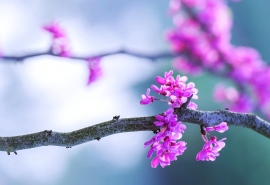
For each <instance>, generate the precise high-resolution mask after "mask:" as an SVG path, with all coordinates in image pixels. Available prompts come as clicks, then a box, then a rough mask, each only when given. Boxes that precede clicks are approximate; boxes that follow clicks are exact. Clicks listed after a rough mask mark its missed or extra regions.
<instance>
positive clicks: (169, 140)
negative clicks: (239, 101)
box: [140, 70, 228, 168]
mask: <svg viewBox="0 0 270 185" xmlns="http://www.w3.org/2000/svg"><path fill="white" fill-rule="evenodd" d="M172 75H173V71H172V70H171V71H169V72H165V74H164V78H163V77H160V76H157V77H156V82H157V83H158V84H160V87H157V86H155V85H152V86H151V88H152V90H153V91H155V92H156V93H158V94H159V95H161V96H164V97H165V99H158V98H156V97H154V96H150V89H149V88H148V89H147V91H146V94H143V95H142V100H141V101H140V103H141V104H142V105H147V104H150V103H152V102H154V101H155V100H160V101H165V102H168V105H169V106H170V107H171V108H169V109H168V110H167V111H165V112H164V114H163V115H156V121H155V122H154V124H155V125H156V126H157V127H160V130H159V132H158V133H157V134H156V135H154V136H153V137H152V138H151V139H150V140H149V141H146V142H145V143H144V146H145V147H147V146H150V149H149V151H148V153H147V157H148V158H151V157H152V155H153V153H154V152H156V157H154V158H153V159H152V162H151V166H152V167H153V168H156V167H157V166H158V164H160V165H161V166H162V167H165V166H168V165H170V162H171V161H174V160H176V159H177V156H179V155H182V154H183V153H184V151H185V150H186V148H187V147H186V144H187V143H186V142H184V141H180V139H181V138H182V134H183V133H184V132H185V129H186V126H185V125H184V124H183V123H182V122H181V121H179V120H178V117H177V114H175V113H174V109H175V108H179V107H181V106H182V105H183V104H184V103H186V102H187V100H188V98H190V97H191V96H192V98H193V99H197V98H198V96H197V93H198V90H197V89H196V88H195V84H194V83H193V82H190V83H188V84H186V81H187V80H188V78H187V77H186V76H182V77H181V76H180V75H177V77H176V78H174V77H173V76H172ZM187 107H188V108H190V109H194V110H196V109H197V105H196V104H195V103H194V102H189V103H188V106H187ZM224 124H226V123H225V122H223V123H221V124H219V125H217V126H214V127H206V128H205V131H204V133H207V132H208V131H219V132H224V131H226V129H228V128H227V124H226V125H224ZM205 135H206V134H205ZM204 140H205V141H206V140H207V137H206V136H205V137H204ZM223 140H224V139H223ZM223 140H221V141H216V140H215V139H213V138H211V139H210V141H208V140H207V143H208V144H206V145H205V146H204V148H203V150H202V151H201V152H199V154H198V157H197V160H198V159H199V160H203V159H206V158H204V157H205V156H206V157H208V158H210V157H209V156H210V155H212V154H213V152H216V153H214V154H213V155H214V156H217V154H218V151H219V150H221V148H222V147H221V146H222V144H221V143H222V141H223ZM212 145H214V146H212ZM224 146H225V144H224V145H223V147H224ZM217 148H218V149H217ZM205 152H207V154H205ZM208 158H207V159H208ZM212 158H213V157H212ZM212 158H211V159H212ZM207 159H206V160H207Z"/></svg>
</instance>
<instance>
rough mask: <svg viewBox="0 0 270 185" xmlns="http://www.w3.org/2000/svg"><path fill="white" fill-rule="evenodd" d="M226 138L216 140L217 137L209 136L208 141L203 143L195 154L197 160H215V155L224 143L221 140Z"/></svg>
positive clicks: (217, 154)
mask: <svg viewBox="0 0 270 185" xmlns="http://www.w3.org/2000/svg"><path fill="white" fill-rule="evenodd" d="M224 140H226V138H223V139H221V140H219V141H217V138H216V137H215V136H214V137H211V138H210V140H209V141H208V142H206V143H205V145H204V146H203V148H202V150H201V151H200V152H199V153H198V154H197V156H196V160H197V161H205V160H206V161H215V160H216V157H217V156H219V153H218V152H219V151H220V150H221V149H222V148H223V147H225V143H224V142H223V141H224Z"/></svg>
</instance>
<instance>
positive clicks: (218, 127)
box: [205, 122, 229, 133]
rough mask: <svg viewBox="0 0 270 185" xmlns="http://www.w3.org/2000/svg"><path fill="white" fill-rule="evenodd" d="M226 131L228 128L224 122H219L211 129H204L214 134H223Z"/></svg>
mask: <svg viewBox="0 0 270 185" xmlns="http://www.w3.org/2000/svg"><path fill="white" fill-rule="evenodd" d="M228 129H229V128H228V126H227V123H226V122H221V123H220V124H218V125H215V126H213V127H205V130H206V131H216V132H220V133H223V132H225V131H227V130H228Z"/></svg>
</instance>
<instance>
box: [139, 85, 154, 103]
mask: <svg viewBox="0 0 270 185" xmlns="http://www.w3.org/2000/svg"><path fill="white" fill-rule="evenodd" d="M149 94H150V89H149V88H148V89H147V91H146V94H143V95H142V100H141V101H140V104H141V105H147V104H149V103H153V102H154V100H155V97H154V96H149Z"/></svg>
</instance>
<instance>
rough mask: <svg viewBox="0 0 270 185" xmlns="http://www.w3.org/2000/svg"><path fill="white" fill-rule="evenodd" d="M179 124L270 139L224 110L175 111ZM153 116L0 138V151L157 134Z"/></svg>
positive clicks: (248, 118) (260, 124)
mask: <svg viewBox="0 0 270 185" xmlns="http://www.w3.org/2000/svg"><path fill="white" fill-rule="evenodd" d="M175 113H176V114H177V115H178V118H179V120H181V121H183V122H189V123H194V124H198V125H203V126H214V125H217V124H219V123H221V122H223V121H224V122H227V123H228V125H233V126H242V127H247V128H250V129H252V130H254V131H256V132H258V133H260V134H262V135H264V136H266V137H268V138H270V123H269V122H267V121H265V120H263V119H261V118H259V117H258V116H256V115H254V114H250V113H236V112H231V111H228V110H218V111H198V110H191V109H188V108H185V107H182V108H179V109H176V110H175ZM155 119H156V118H155V116H149V117H137V118H123V119H119V117H118V116H115V117H114V118H113V119H112V120H110V121H107V122H103V123H100V124H96V125H93V126H89V127H86V128H83V129H80V130H76V131H72V132H67V133H61V132H53V131H49V130H45V131H42V132H37V133H33V134H27V135H21V136H14V137H0V151H7V152H8V154H9V153H10V152H15V154H16V151H17V150H23V149H29V148H35V147H41V146H49V145H52V146H62V147H67V148H70V147H72V146H75V145H79V144H82V143H85V142H88V141H92V140H100V139H101V138H103V137H106V136H109V135H113V134H118V133H123V132H135V131H153V132H156V131H157V130H159V127H156V126H155V125H154V124H153V123H154V121H155Z"/></svg>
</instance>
